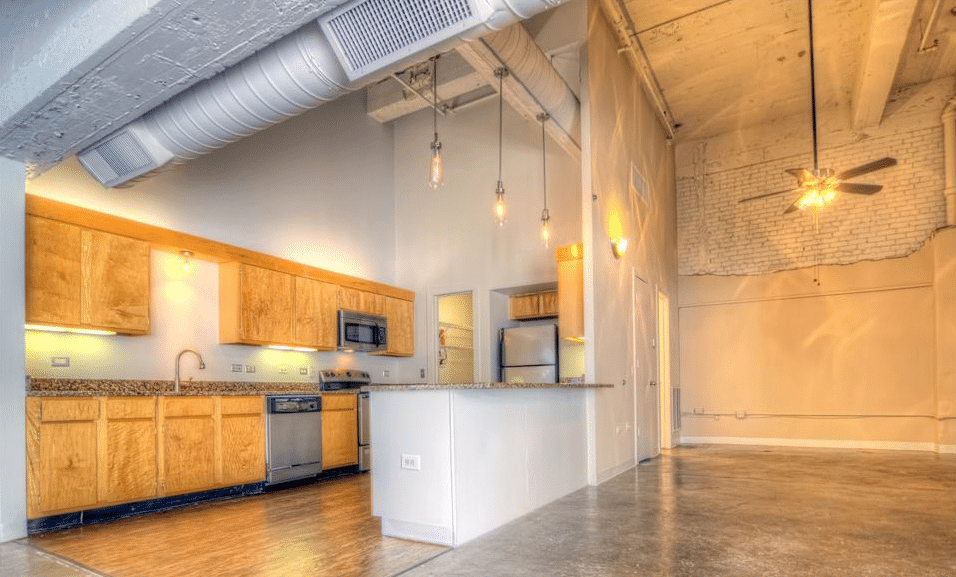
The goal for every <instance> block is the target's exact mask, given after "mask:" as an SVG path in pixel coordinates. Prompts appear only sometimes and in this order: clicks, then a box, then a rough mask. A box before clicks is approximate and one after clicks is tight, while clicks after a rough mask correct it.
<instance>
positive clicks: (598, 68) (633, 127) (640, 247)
mask: <svg viewBox="0 0 956 577" xmlns="http://www.w3.org/2000/svg"><path fill="white" fill-rule="evenodd" d="M588 30H589V34H588V56H587V63H588V69H587V79H588V80H587V88H588V91H587V97H586V98H585V102H586V107H585V114H584V115H585V116H586V119H585V121H584V122H583V126H584V129H585V130H586V131H587V133H588V135H589V137H588V144H589V145H588V146H586V147H585V154H586V160H585V164H586V165H587V166H588V167H589V168H588V173H587V174H586V175H585V179H584V184H585V190H584V194H583V198H582V202H583V203H584V204H585V209H584V211H583V212H584V218H585V219H587V222H586V223H585V225H584V227H585V229H586V234H585V247H584V259H585V289H584V291H585V307H586V308H585V319H590V320H589V322H588V323H587V324H586V326H585V338H586V340H587V345H586V352H585V357H586V362H587V367H588V372H587V375H588V379H589V380H593V381H594V382H599V383H611V384H614V385H615V387H614V388H613V389H600V390H598V391H596V392H595V393H594V406H593V416H592V418H593V425H592V431H591V434H592V436H593V438H594V442H593V443H594V450H595V454H594V457H593V465H592V471H591V479H590V481H591V482H592V483H598V482H601V481H603V480H605V479H608V478H610V477H611V476H613V475H615V474H617V473H618V472H620V471H623V470H625V469H627V468H628V467H630V466H632V465H633V464H634V462H635V457H636V455H637V453H638V450H637V448H638V445H639V443H645V444H646V446H649V447H652V449H651V451H650V453H651V454H655V453H656V447H657V435H658V426H657V416H656V410H657V408H656V407H657V398H656V394H650V392H651V391H650V390H649V389H648V385H649V380H650V379H651V378H653V379H656V369H657V366H656V365H657V360H656V358H657V354H656V350H655V349H654V348H653V345H652V343H651V341H650V339H649V338H647V337H646V336H645V335H643V334H638V333H639V331H638V330H636V329H635V324H639V323H638V322H637V321H638V320H640V319H646V320H647V322H648V326H650V327H654V326H656V322H655V321H654V319H656V318H657V317H656V315H657V314H658V311H657V310H656V309H657V306H656V305H657V290H658V289H662V290H664V291H665V292H666V293H668V294H670V295H675V294H676V293H677V251H676V244H677V240H676V239H677V232H676V221H677V217H676V203H675V191H674V160H673V151H672V150H671V148H670V146H669V145H668V143H667V142H666V140H665V136H664V133H663V130H662V129H661V127H660V125H659V124H658V122H657V119H656V116H655V114H654V112H653V111H652V110H651V108H650V106H649V105H648V103H647V101H646V99H645V98H644V95H643V92H642V90H641V87H640V85H639V82H638V80H637V78H636V76H635V75H634V74H633V72H632V71H631V70H630V68H629V65H628V64H627V62H626V60H625V59H624V57H623V56H622V55H621V54H619V53H618V52H617V46H618V45H617V40H616V39H615V37H614V33H613V32H612V30H611V29H610V27H609V26H608V24H607V22H606V21H605V19H604V15H603V13H601V12H600V9H599V7H598V6H596V5H595V6H592V7H591V12H590V25H589V27H588ZM631 163H634V164H635V165H636V166H637V168H638V169H639V170H640V172H641V173H642V174H643V175H644V178H645V179H646V180H647V182H648V183H649V190H650V195H649V201H648V202H646V203H644V202H643V201H640V200H638V199H637V198H635V196H634V195H632V194H631V192H630V189H629V181H630V166H631ZM592 194H593V195H595V197H596V199H595V200H594V201H593V202H591V198H592V197H591V195H592ZM619 235H623V236H625V237H626V238H628V239H629V241H630V248H629V249H628V251H627V254H626V255H625V256H624V257H623V258H622V259H620V260H616V259H615V258H614V257H613V255H612V253H611V248H610V239H611V238H615V237H617V236H619ZM638 284H640V285H646V286H647V287H648V290H647V291H645V293H643V294H645V295H646V297H645V298H643V299H640V300H637V296H638V295H639V294H642V293H640V292H639V291H635V287H636V286H637V285H638ZM637 307H639V309H638V308H637ZM589 311H590V316H589ZM660 314H669V315H671V319H672V321H671V322H672V324H674V323H676V307H675V306H673V305H672V306H671V310H670V311H661V312H660ZM662 346H670V347H671V348H672V350H674V349H675V348H676V340H675V339H672V342H671V343H662ZM672 382H673V383H674V384H675V386H676V384H677V383H679V378H678V375H676V374H672ZM653 392H655V393H656V390H654V391H653ZM645 398H646V399H647V405H648V406H647V407H646V411H645V410H643V408H642V410H641V411H637V414H636V404H635V400H639V399H645ZM636 433H638V434H636Z"/></svg>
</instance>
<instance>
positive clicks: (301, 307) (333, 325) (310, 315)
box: [294, 277, 338, 351]
mask: <svg viewBox="0 0 956 577" xmlns="http://www.w3.org/2000/svg"><path fill="white" fill-rule="evenodd" d="M337 299H338V287H337V286H336V285H333V284H330V283H327V282H322V281H317V280H314V279H309V278H304V277H296V278H295V324H294V331H295V339H294V340H295V344H297V345H301V346H306V347H315V348H317V349H320V350H329V351H332V350H335V348H336V346H337V345H338V315H337V314H336V313H337V310H338V309H337Z"/></svg>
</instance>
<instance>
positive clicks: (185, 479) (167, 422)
mask: <svg viewBox="0 0 956 577" xmlns="http://www.w3.org/2000/svg"><path fill="white" fill-rule="evenodd" d="M162 401H163V405H164V409H163V414H162V421H163V425H162V426H163V432H162V453H163V455H162V462H163V466H162V469H161V473H162V475H163V481H164V482H163V489H164V490H163V494H164V495H175V494H177V493H189V492H193V491H203V490H205V489H209V488H212V487H214V486H215V485H216V466H215V464H216V461H215V458H216V451H215V445H216V443H215V438H216V424H215V399H214V398H213V397H195V398H185V397H179V398H164V399H162Z"/></svg>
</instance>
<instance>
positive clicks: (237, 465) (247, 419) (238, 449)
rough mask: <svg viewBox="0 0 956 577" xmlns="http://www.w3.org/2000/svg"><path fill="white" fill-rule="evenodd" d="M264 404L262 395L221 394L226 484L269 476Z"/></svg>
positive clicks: (252, 480)
mask: <svg viewBox="0 0 956 577" xmlns="http://www.w3.org/2000/svg"><path fill="white" fill-rule="evenodd" d="M264 407H265V400H264V399H263V398H262V397H222V444H221V446H222V484H223V485H241V484H243V483H255V482H258V481H262V480H264V479H265V478H266V451H265V437H266V433H265V417H264V415H263V411H264Z"/></svg>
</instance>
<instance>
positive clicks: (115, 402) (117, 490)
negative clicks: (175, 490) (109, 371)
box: [97, 397, 158, 504]
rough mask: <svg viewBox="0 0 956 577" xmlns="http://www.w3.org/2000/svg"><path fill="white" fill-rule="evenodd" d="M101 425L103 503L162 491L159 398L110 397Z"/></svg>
mask: <svg viewBox="0 0 956 577" xmlns="http://www.w3.org/2000/svg"><path fill="white" fill-rule="evenodd" d="M103 402H104V404H105V407H106V418H105V419H104V421H105V422H103V423H102V424H101V425H100V427H99V434H100V441H101V446H102V447H103V450H102V451H100V454H99V458H98V461H99V466H98V474H99V479H98V484H97V485H98V488H99V491H98V498H97V501H98V502H99V503H101V504H102V503H125V502H129V501H140V500H143V499H151V498H153V497H156V495H157V494H158V485H157V482H158V480H157V477H158V471H157V454H156V441H157V439H156V397H107V398H106V399H105V400H104V401H103Z"/></svg>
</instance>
